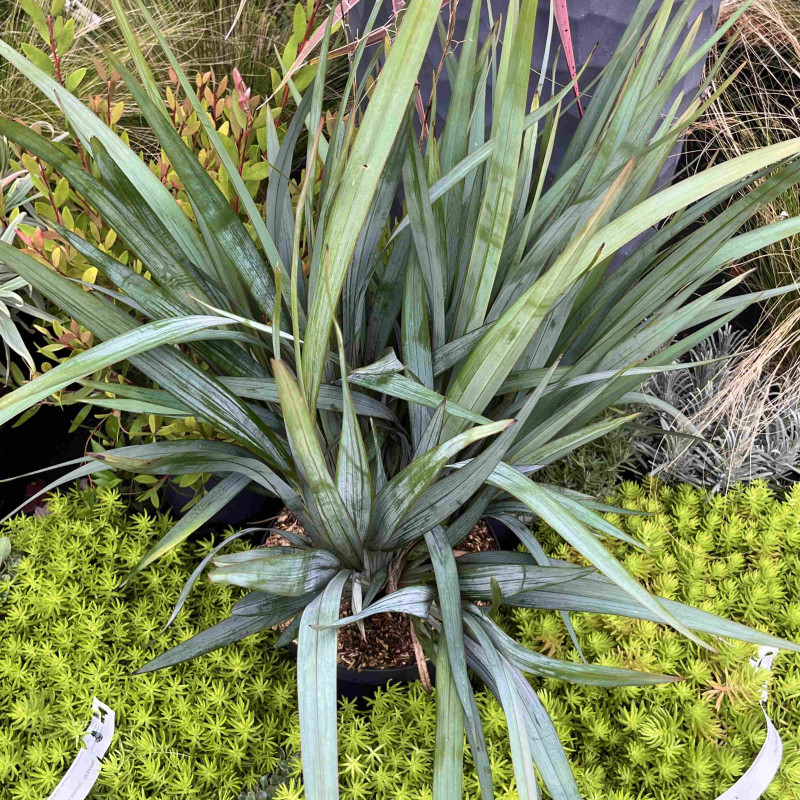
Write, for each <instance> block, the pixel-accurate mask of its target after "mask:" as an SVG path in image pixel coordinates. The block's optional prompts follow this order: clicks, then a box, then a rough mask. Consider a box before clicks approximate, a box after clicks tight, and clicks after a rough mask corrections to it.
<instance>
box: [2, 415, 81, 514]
mask: <svg viewBox="0 0 800 800" xmlns="http://www.w3.org/2000/svg"><path fill="white" fill-rule="evenodd" d="M74 417H75V408H69V409H63V408H57V407H55V406H42V407H41V408H40V409H39V410H38V411H37V412H36V414H35V415H34V416H33V417H32V418H31V419H30V420H28V421H27V422H24V423H23V424H22V425H20V426H19V427H17V428H14V427H12V424H11V423H9V424H7V425H3V426H0V463H1V464H2V468H0V469H1V470H2V471H1V472H0V478H13V477H14V476H15V475H24V474H25V473H27V472H33V471H34V470H38V469H43V468H44V467H52V466H54V465H56V464H60V463H62V462H64V461H69V460H71V459H73V458H79V457H80V456H82V455H83V450H84V446H85V445H86V432H85V431H80V430H78V431H76V432H75V433H68V431H69V428H70V425H71V424H72V420H73V419H74ZM58 474H59V473H58V472H52V473H44V474H42V475H35V476H32V477H30V478H20V479H19V480H16V481H11V482H9V483H3V484H0V517H1V516H4V515H6V514H8V513H9V512H10V511H12V510H13V509H15V508H16V507H17V506H19V505H21V504H22V503H23V502H24V501H25V500H26V499H27V498H29V497H30V496H31V495H33V494H34V493H35V492H36V491H38V490H39V489H41V488H43V487H44V486H46V485H47V483H49V482H50V481H51V480H53V479H54V478H55V477H56V476H57V475H58Z"/></svg>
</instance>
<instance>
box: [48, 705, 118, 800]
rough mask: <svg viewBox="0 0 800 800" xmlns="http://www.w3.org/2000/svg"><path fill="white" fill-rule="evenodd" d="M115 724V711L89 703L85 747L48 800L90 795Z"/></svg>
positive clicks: (63, 799) (78, 799) (64, 799)
mask: <svg viewBox="0 0 800 800" xmlns="http://www.w3.org/2000/svg"><path fill="white" fill-rule="evenodd" d="M114 721H115V714H114V712H113V711H112V710H111V709H110V708H109V707H108V706H107V705H106V704H105V703H101V702H100V701H99V700H98V699H97V698H96V697H95V698H94V699H93V700H92V719H91V721H90V722H89V726H88V728H87V729H86V734H85V735H84V737H83V744H84V745H85V747H84V748H83V749H81V751H80V752H79V753H78V755H77V756H76V757H75V760H74V761H73V762H72V764H71V765H70V768H69V769H68V770H67V774H66V775H64V777H63V778H62V779H61V782H60V783H59V784H58V786H56V788H55V789H54V790H53V793H52V794H51V795H50V797H49V798H48V800H84V798H86V797H87V796H88V795H89V792H91V791H92V787H93V786H94V784H95V782H96V781H97V776H98V775H99V774H100V759H101V758H102V757H103V756H104V755H105V754H106V752H107V751H108V748H109V747H110V746H111V739H112V738H113V736H114Z"/></svg>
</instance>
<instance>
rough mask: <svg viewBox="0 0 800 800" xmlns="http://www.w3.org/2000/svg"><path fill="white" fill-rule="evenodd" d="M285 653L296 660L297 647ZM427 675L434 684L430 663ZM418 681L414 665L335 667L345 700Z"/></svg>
mask: <svg viewBox="0 0 800 800" xmlns="http://www.w3.org/2000/svg"><path fill="white" fill-rule="evenodd" d="M286 651H287V652H288V653H289V654H291V656H292V657H293V658H297V645H296V644H295V643H294V642H292V643H291V644H289V645H287V646H286ZM425 663H426V664H427V665H428V674H429V675H430V677H431V682H432V683H435V678H436V668H435V667H434V666H433V664H432V663H431V662H430V661H426V662H425ZM416 680H419V672H418V671H417V667H416V665H414V664H412V665H411V666H408V667H395V668H394V669H362V670H357V669H349V668H348V667H341V666H339V667H336V686H337V688H338V690H339V697H343V698H346V699H347V700H361V699H363V698H366V697H372V696H373V695H374V694H375V692H376V691H377V690H378V688H379V687H381V686H386V684H387V683H389V682H390V681H391V682H392V683H413V682H414V681H416Z"/></svg>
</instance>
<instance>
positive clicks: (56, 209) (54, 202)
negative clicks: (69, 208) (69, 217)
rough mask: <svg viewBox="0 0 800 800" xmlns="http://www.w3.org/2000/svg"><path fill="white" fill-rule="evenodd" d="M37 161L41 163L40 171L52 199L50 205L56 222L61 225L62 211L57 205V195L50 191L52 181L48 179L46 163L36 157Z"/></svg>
mask: <svg viewBox="0 0 800 800" xmlns="http://www.w3.org/2000/svg"><path fill="white" fill-rule="evenodd" d="M36 161H37V163H38V164H39V173H40V174H41V176H42V183H43V184H44V186H45V189H47V198H48V199H49V200H50V205H51V206H52V207H53V211H55V214H56V222H57V223H58V224H59V225H61V212H60V211H59V210H58V206H57V205H56V200H55V197H53V193H52V192H51V191H50V181H48V180H47V174H46V173H45V171H44V165H43V164H42V162H41V161H39V159H38V158H37V159H36Z"/></svg>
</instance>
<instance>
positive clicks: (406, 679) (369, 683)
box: [286, 517, 517, 700]
mask: <svg viewBox="0 0 800 800" xmlns="http://www.w3.org/2000/svg"><path fill="white" fill-rule="evenodd" d="M484 521H485V522H486V524H487V526H488V527H489V531H490V532H491V533H492V535H493V536H494V538H495V542H496V543H497V546H498V548H499V549H500V550H511V549H513V548H515V547H516V545H517V539H516V537H515V536H514V534H513V533H512V532H511V530H510V529H509V528H508V527H507V526H506V525H504V524H503V523H502V522H499V521H498V520H496V519H493V518H492V517H487V518H486V519H485V520H484ZM286 650H287V651H288V652H289V653H291V655H292V656H293V657H295V658H296V657H297V645H295V644H294V642H292V643H291V644H290V645H288V646H287V648H286ZM426 663H427V665H428V673H429V674H430V677H431V682H432V683H434V684H435V682H436V680H435V679H436V668H435V667H434V665H433V664H432V663H431V662H430V661H427V662H426ZM416 680H419V671H418V670H417V667H416V665H414V664H412V665H410V666H408V667H396V668H394V669H362V670H356V669H349V668H348V667H341V666H338V667H336V683H337V687H338V690H339V697H344V698H347V699H348V700H359V699H362V698H365V697H372V696H373V695H374V694H375V692H376V691H377V689H378V687H380V686H386V684H387V683H389V682H390V681H391V682H393V683H413V682H414V681H416Z"/></svg>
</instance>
